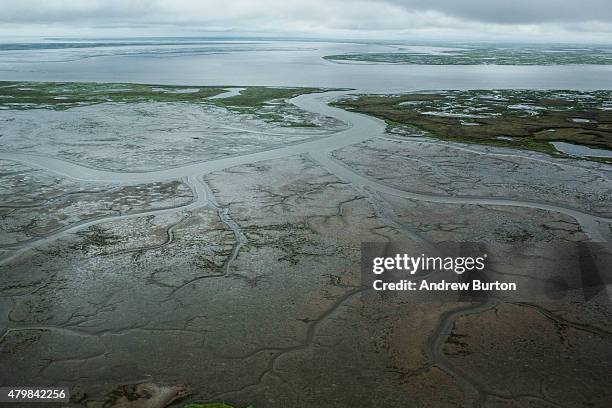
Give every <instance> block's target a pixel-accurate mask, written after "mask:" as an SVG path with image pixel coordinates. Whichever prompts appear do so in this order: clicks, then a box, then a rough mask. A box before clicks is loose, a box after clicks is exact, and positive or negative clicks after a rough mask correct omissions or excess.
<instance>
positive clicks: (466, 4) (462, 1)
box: [390, 0, 612, 24]
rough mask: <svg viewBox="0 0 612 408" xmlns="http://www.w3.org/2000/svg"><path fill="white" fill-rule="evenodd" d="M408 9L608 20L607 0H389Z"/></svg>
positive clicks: (484, 17)
mask: <svg viewBox="0 0 612 408" xmlns="http://www.w3.org/2000/svg"><path fill="white" fill-rule="evenodd" d="M390 1H391V2H393V3H395V4H398V5H400V6H401V7H403V8H405V9H408V10H435V11H439V12H441V13H444V14H446V15H449V16H454V17H457V18H463V19H467V20H470V21H480V22H485V23H500V24H534V23H545V22H579V21H585V22H586V21H607V22H612V3H611V2H610V0H505V1H491V0H489V1H487V0H454V1H453V0H390Z"/></svg>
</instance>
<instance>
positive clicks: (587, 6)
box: [0, 0, 612, 42]
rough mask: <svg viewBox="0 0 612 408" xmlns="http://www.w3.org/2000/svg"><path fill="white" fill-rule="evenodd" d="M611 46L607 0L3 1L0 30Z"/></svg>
mask: <svg viewBox="0 0 612 408" xmlns="http://www.w3.org/2000/svg"><path fill="white" fill-rule="evenodd" d="M218 34H221V35H241V34H245V35H264V36H265V35H287V36H306V37H321V38H324V37H337V38H372V39H390V40H397V39H402V40H407V41H409V40H425V39H441V40H444V39H446V40H464V39H473V40H518V41H555V42H564V41H574V42H589V41H597V42H612V0H376V1H374V0H372V1H362V0H357V1H349V0H221V1H215V0H149V1H146V0H0V35H1V36H2V37H3V38H8V37H9V36H19V37H22V36H104V37H108V36H132V35H155V36H165V35H186V36H190V35H202V36H207V35H218Z"/></svg>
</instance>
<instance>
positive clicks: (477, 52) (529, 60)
mask: <svg viewBox="0 0 612 408" xmlns="http://www.w3.org/2000/svg"><path fill="white" fill-rule="evenodd" d="M323 58H324V59H326V60H329V61H359V62H372V63H383V64H417V65H484V64H496V65H569V64H597V65H610V64H612V52H610V50H607V49H599V48H581V49H578V48H566V47H552V48H513V47H508V48H496V47H490V48H485V47H478V48H467V49H466V48H461V49H456V50H453V51H443V52H439V53H436V54H429V53H420V52H402V51H401V50H400V52H394V53H364V54H340V55H327V56H325V57H323Z"/></svg>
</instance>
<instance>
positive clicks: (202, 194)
mask: <svg viewBox="0 0 612 408" xmlns="http://www.w3.org/2000/svg"><path fill="white" fill-rule="evenodd" d="M347 93H348V92H347V91H333V92H326V93H323V94H306V95H300V96H298V97H296V98H293V99H292V100H291V101H292V103H294V104H295V105H296V106H298V107H299V108H301V109H304V110H307V111H310V112H313V113H318V114H321V115H325V116H330V117H333V118H335V119H337V120H339V121H342V122H344V123H347V124H348V125H349V126H348V127H347V128H346V129H344V130H341V131H339V132H336V133H334V134H332V135H331V136H327V137H322V138H318V139H314V140H307V141H304V142H301V143H296V144H291V145H287V146H284V147H280V148H273V149H268V150H263V151H258V152H254V153H249V154H243V155H236V156H229V157H224V158H222V159H217V160H210V161H204V162H197V163H191V164H187V165H183V166H177V167H171V168H166V169H162V170H156V171H148V172H121V171H109V170H102V169H97V168H92V167H87V166H83V165H81V164H77V163H73V162H70V161H67V160H62V159H58V158H53V157H47V156H40V155H35V154H29V153H18V152H2V153H0V159H4V160H12V161H17V162H20V163H23V164H26V165H29V166H32V167H34V168H40V169H44V170H47V171H51V172H53V173H56V174H59V175H62V176H65V177H69V178H72V179H76V180H82V181H88V182H104V183H108V182H112V183H117V182H119V183H130V184H136V183H150V182H160V181H169V180H177V179H181V180H183V181H184V182H186V183H187V184H188V185H189V186H190V187H191V189H192V191H193V196H194V198H193V201H192V202H191V203H188V204H186V205H182V206H180V207H170V208H162V209H156V210H151V211H141V212H136V213H130V214H125V215H117V216H107V217H101V218H98V219H94V220H85V221H82V222H78V223H76V224H72V225H70V226H67V227H65V228H63V229H61V230H59V231H56V232H54V233H52V234H49V235H48V236H45V237H42V238H40V239H36V240H33V241H28V242H27V243H26V244H24V245H23V246H21V247H20V248H17V249H15V250H13V251H9V252H8V253H5V254H3V255H2V256H1V257H0V263H7V262H9V261H10V260H12V259H15V258H16V257H18V256H19V255H21V254H22V253H24V252H26V251H28V250H30V249H32V248H35V247H38V246H40V245H43V244H46V243H50V242H53V241H54V240H56V239H58V238H60V237H62V236H65V235H66V234H72V233H75V232H77V231H79V230H82V229H85V228H88V227H90V226H92V225H96V224H100V223H104V222H110V221H117V220H120V219H128V218H135V217H142V216H145V215H155V214H162V213H166V212H170V211H178V210H191V209H194V208H198V207H202V206H207V205H211V206H213V207H216V205H215V201H214V197H212V193H211V191H210V189H209V188H208V187H207V186H206V185H205V184H204V182H203V180H202V178H201V176H202V175H204V174H207V173H211V172H215V171H220V170H224V169H227V168H229V167H234V166H239V165H244V164H249V163H254V162H259V161H264V160H271V159H279V158H283V157H288V156H294V155H300V154H308V155H309V156H310V157H312V158H313V159H314V160H316V161H317V162H318V163H320V164H321V165H322V166H323V167H325V168H326V169H327V170H328V171H330V172H331V173H333V174H334V175H336V176H337V177H339V178H340V179H342V180H344V181H347V182H350V183H352V184H353V185H355V186H356V187H359V188H366V189H369V190H372V191H375V192H378V193H383V194H388V195H394V196H399V197H404V198H408V199H414V200H421V201H428V202H433V203H440V204H459V205H461V204H471V205H497V206H515V207H525V208H532V209H540V210H547V211H553V212H558V213H562V214H565V215H568V216H570V217H572V218H574V219H575V220H576V221H577V222H578V223H579V224H580V226H581V228H582V230H583V231H584V232H585V233H586V234H587V235H588V236H589V237H590V238H591V239H592V240H594V241H605V238H604V235H603V233H602V230H603V227H605V226H607V225H606V224H607V223H612V219H610V218H604V217H600V216H596V215H592V214H588V213H585V212H582V211H579V210H577V209H573V208H568V207H563V206H560V205H553V204H549V203H542V202H534V201H523V200H515V199H509V198H490V197H467V196H460V197H457V196H453V197H450V196H444V195H436V194H423V193H416V192H411V191H407V190H400V189H397V188H394V187H391V186H389V185H385V184H383V183H381V182H379V181H377V180H374V179H371V178H369V177H366V176H364V175H361V174H358V173H356V172H355V171H354V170H353V169H351V168H349V167H348V166H346V165H344V164H343V163H341V162H339V161H337V160H335V159H333V158H332V155H331V153H332V152H333V151H334V150H337V149H340V148H342V147H345V146H348V145H352V144H356V143H360V142H363V141H365V140H368V139H372V138H375V137H381V136H383V135H384V134H385V128H386V126H385V123H384V122H383V121H381V120H379V119H376V118H373V117H370V116H366V115H362V114H359V113H354V112H349V111H345V110H342V109H339V108H335V107H332V106H329V105H328V104H327V103H325V100H328V99H333V98H336V97H339V96H342V95H346V94H347Z"/></svg>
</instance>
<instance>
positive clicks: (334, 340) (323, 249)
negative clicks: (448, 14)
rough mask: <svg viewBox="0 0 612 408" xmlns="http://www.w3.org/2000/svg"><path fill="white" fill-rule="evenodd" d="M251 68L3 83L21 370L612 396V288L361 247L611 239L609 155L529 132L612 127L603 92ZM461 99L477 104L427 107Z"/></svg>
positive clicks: (10, 317)
mask: <svg viewBox="0 0 612 408" xmlns="http://www.w3.org/2000/svg"><path fill="white" fill-rule="evenodd" d="M228 88H232V89H228ZM240 88H241V89H239V90H238V89H235V87H230V86H227V85H220V86H210V87H201V86H197V85H186V86H171V85H134V84H114V83H113V84H111V83H109V84H104V83H96V84H91V83H36V82H11V83H6V82H5V83H2V84H0V101H1V102H0V106H1V108H2V109H0V234H1V236H2V240H1V241H0V312H1V313H0V363H1V364H2V366H3V367H10V368H9V369H8V370H1V371H0V382H1V383H12V384H21V383H23V384H25V383H37V384H43V383H44V384H58V385H64V386H69V387H70V390H71V395H72V399H71V402H70V403H69V404H68V406H71V407H87V408H93V407H127V408H135V407H138V406H144V407H147V408H163V407H165V406H169V407H184V406H186V405H187V404H190V403H193V404H203V403H212V402H218V403H220V402H221V401H223V402H227V404H231V405H232V406H235V407H247V406H250V405H252V406H253V407H255V408H260V407H261V408H263V407H271V408H274V407H278V408H286V407H316V406H330V407H338V408H341V407H348V406H355V407H357V406H363V407H366V406H372V407H374V406H385V407H404V406H406V401H410V402H411V403H413V404H414V405H415V406H435V407H438V406H439V407H447V406H448V407H451V406H462V407H463V406H466V407H467V406H472V405H474V404H480V405H481V406H483V407H485V406H486V407H488V408H494V407H510V406H514V407H519V406H527V405H529V406H534V407H535V406H541V407H547V406H564V405H566V406H582V405H584V406H592V407H606V406H607V405H608V403H609V384H608V382H607V381H606V379H607V374H608V372H609V371H610V370H609V369H610V362H612V355H611V348H610V342H611V341H612V326H611V322H612V319H611V317H612V309H611V308H610V303H609V298H608V297H607V293H606V292H605V291H603V292H601V293H598V295H597V296H595V297H593V298H592V299H590V300H589V301H588V302H586V301H584V299H583V298H581V297H580V296H578V295H576V294H573V293H572V294H570V295H568V296H570V298H568V299H567V301H565V302H550V301H544V300H543V301H541V302H533V303H520V302H512V301H510V300H504V299H488V300H486V301H483V302H447V303H432V302H428V301H427V300H428V299H427V298H423V297H419V296H418V295H416V296H415V295H413V294H409V293H404V294H399V295H397V296H388V294H384V293H382V294H374V293H372V290H371V289H370V288H368V287H364V285H363V282H362V280H361V278H362V277H361V270H360V269H361V268H360V266H361V265H360V262H361V243H362V242H372V241H377V242H390V241H401V240H406V239H414V240H419V241H420V242H426V243H431V244H435V243H438V242H444V241H477V242H484V243H487V242H500V241H501V242H506V243H520V244H522V245H524V246H523V247H522V248H523V250H524V252H525V253H524V254H517V255H516V256H517V259H520V258H521V255H524V256H525V257H527V256H530V255H529V248H530V246H532V245H534V244H535V243H542V242H549V243H554V242H566V243H567V242H590V241H597V242H610V241H611V240H612V182H611V181H610V180H611V179H612V166H610V165H609V164H606V163H603V162H599V161H587V160H581V159H577V158H574V157H571V156H564V155H561V154H555V153H554V152H551V151H550V150H548V149H544V148H542V149H539V148H535V149H525V148H524V147H525V146H524V145H523V144H522V143H523V142H520V141H521V140H522V139H525V140H531V139H532V138H533V139H534V141H533V143H534V145H535V146H545V144H546V143H548V141H549V139H547V138H538V137H537V136H535V135H537V134H538V132H537V131H535V130H534V129H533V128H532V127H530V126H531V125H529V123H532V122H533V121H536V122H537V121H544V120H546V121H548V122H546V125H545V126H546V127H547V128H548V126H553V125H556V126H557V128H558V129H559V131H560V132H561V131H562V129H561V127H560V125H559V123H560V122H562V121H566V122H567V123H565V122H563V123H564V127H563V129H565V130H563V132H565V133H563V134H565V135H567V137H573V138H575V140H572V142H574V143H577V142H583V143H585V145H597V146H603V147H607V146H608V145H607V143H608V142H609V136H608V134H609V128H608V127H606V126H609V122H608V116H607V115H608V114H607V111H606V110H605V107H606V106H609V105H607V104H609V99H608V98H609V92H608V91H606V92H604V91H601V92H593V93H570V92H565V91H563V92H561V91H554V92H545V93H538V92H535V91H532V92H528V91H522V92H516V93H510V92H508V91H487V92H486V93H485V92H484V91H483V92H472V93H467V94H463V93H460V92H456V91H447V92H436V93H417V94H410V95H396V94H390V95H385V96H382V95H377V96H360V92H356V91H350V90H338V89H334V90H331V89H322V88H278V87H248V86H240ZM224 94H225V97H223V95H224ZM568 95H569V96H568ZM485 96H489V97H490V98H485ZM447 98H448V99H447ZM453 98H454V99H453ZM502 98H503V99H509V100H506V101H504V100H502ZM568 98H571V101H572V102H571V104H570V103H569V102H568V101H569V100H570V99H568ZM491 101H492V102H491ZM366 102H367V103H366ZM413 102H414V103H415V104H414V105H413V104H411V103H413ZM451 102H452V105H453V106H454V105H455V104H456V106H458V109H461V112H462V114H466V112H463V111H464V110H469V112H467V114H470V115H478V116H479V117H476V118H474V117H470V118H465V117H460V118H458V117H453V116H440V115H428V114H426V113H425V112H446V111H449V110H451V109H450V108H447V105H449V104H451ZM481 102H482V103H484V104H485V105H484V106H487V109H486V110H484V109H483V110H480V109H478V107H479V106H481V105H480V103H481ZM359 103H363V104H364V105H363V106H360V105H357V104H359ZM406 103H408V104H406ZM351 104H355V105H354V106H351ZM508 105H518V106H519V107H517V108H516V111H517V113H512V114H511V116H510V118H511V119H512V120H510V118H506V116H505V115H506V114H507V113H506V111H508V110H512V109H511V108H509V106H508ZM523 105H526V106H529V108H526V107H524V106H523ZM569 105H571V106H569ZM415 106H416V107H417V108H415ZM521 106H522V107H521ZM540 106H545V107H546V109H547V112H548V111H549V110H550V114H549V116H550V117H549V116H546V114H544V113H540V110H538V109H535V107H540ZM572 106H578V109H579V112H576V111H575V110H574V109H573V108H572ZM366 107H367V108H368V109H371V110H372V111H371V112H368V111H367V109H366ZM361 108H363V110H360V109H361ZM376 109H380V110H381V112H384V113H385V114H386V113H387V112H392V113H393V115H396V114H397V115H400V114H401V115H407V116H398V117H396V119H402V118H409V119H410V121H405V122H402V121H401V120H393V122H390V121H389V120H387V121H384V120H382V119H380V118H382V113H379V111H376ZM416 109H422V110H424V111H423V112H421V111H420V110H418V111H417V110H416ZM353 110H359V111H363V112H365V113H368V114H367V115H366V114H361V113H357V112H353ZM387 110H388V111H387ZM405 112H408V113H405ZM410 112H411V113H410ZM513 112H514V111H513ZM533 112H535V113H533ZM487 115H488V116H487ZM541 115H544V116H545V119H542V118H541V117H540V116H541ZM480 116H484V117H483V118H481V117H480ZM394 117H395V116H394ZM571 118H579V119H588V120H589V122H584V121H573V120H571ZM385 119H388V118H385ZM413 119H414V120H417V119H418V120H420V121H421V122H417V123H420V124H422V127H423V128H425V127H426V126H431V127H432V128H431V131H430V132H429V133H424V132H423V129H422V128H419V129H416V128H415V127H414V126H410V125H407V123H412V122H411V121H412V120H413ZM461 120H469V121H470V122H472V121H479V122H480V121H482V124H481V125H479V126H465V125H463V124H461V122H460V121H461ZM495 121H499V122H495ZM530 121H531V122H530ZM512 123H515V126H514V128H511V124H512ZM433 126H438V127H436V128H434V127H433ZM496 126H499V127H504V126H505V128H504V129H503V130H504V133H503V134H504V135H508V136H511V137H512V142H510V141H500V140H498V139H496V138H495V137H496V136H498V135H499V133H496V132H494V131H493V129H494V128H495V127H496ZM480 128H482V129H483V130H480V131H479V132H480V133H477V134H476V136H478V140H483V141H485V142H486V143H485V144H483V143H477V144H472V143H471V140H470V139H469V138H470V137H472V136H470V135H469V134H468V133H467V130H465V129H470V130H471V129H480ZM512 129H514V130H513V131H514V132H515V133H511V132H510V130H512ZM433 130H436V131H437V132H442V131H444V132H447V133H448V135H449V137H444V135H441V134H440V133H433ZM551 133H552V132H551ZM476 136H474V137H476ZM579 138H582V139H581V140H578V139H579ZM515 139H517V140H518V142H516V143H515V142H514V140H515ZM563 140H566V139H563ZM498 142H500V143H498ZM502 142H503V143H502ZM506 142H507V143H506ZM587 142H588V143H587ZM525 143H526V142H525ZM551 153H553V154H551ZM532 256H533V255H532ZM511 266H512V265H510V266H507V267H506V268H505V269H504V270H502V271H501V272H500V275H502V276H504V277H506V278H507V277H508V276H514V275H512V274H516V270H514V269H512V268H511ZM516 279H520V280H521V284H522V285H527V284H530V282H531V281H532V279H531V277H530V276H519V277H516ZM534 356H537V358H534ZM559 361H561V364H562V368H563V369H562V370H559V364H560V363H559ZM527 367H529V369H527ZM585 383H588V386H587V389H586V390H585V388H584V387H582V386H581V387H578V386H576V387H573V386H562V384H585ZM152 395H153V396H155V398H151V396H152ZM143 404H145V405H143ZM147 404H148V405H147ZM154 404H156V405H154ZM187 406H190V405H187ZM191 406H199V405H191ZM204 406H206V405H204Z"/></svg>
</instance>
